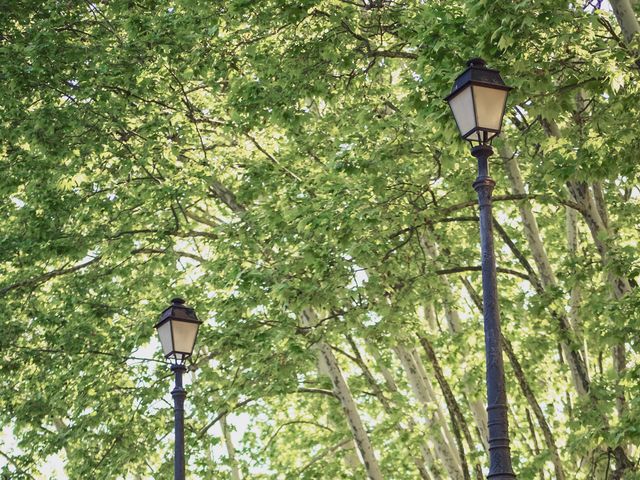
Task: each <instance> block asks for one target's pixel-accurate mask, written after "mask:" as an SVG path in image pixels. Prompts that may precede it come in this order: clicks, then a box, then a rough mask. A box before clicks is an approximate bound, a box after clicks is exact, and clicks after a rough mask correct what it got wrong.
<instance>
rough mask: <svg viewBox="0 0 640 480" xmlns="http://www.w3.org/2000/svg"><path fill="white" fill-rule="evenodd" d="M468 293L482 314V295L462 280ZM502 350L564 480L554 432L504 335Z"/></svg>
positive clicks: (466, 281) (557, 477)
mask: <svg viewBox="0 0 640 480" xmlns="http://www.w3.org/2000/svg"><path fill="white" fill-rule="evenodd" d="M462 282H463V284H464V286H465V288H466V289H467V292H468V293H469V297H471V300H472V301H473V303H474V304H475V306H476V308H477V309H478V310H479V311H480V312H482V299H481V298H480V295H478V293H477V292H476V291H475V289H474V288H473V286H472V285H471V283H469V281H468V280H467V279H463V280H462ZM501 341H502V348H503V349H504V352H505V354H506V356H507V358H508V359H509V363H510V364H511V368H513V373H514V374H515V377H516V380H517V381H518V385H519V386H520V390H521V391H522V394H523V395H524V397H525V398H526V399H527V402H528V403H529V406H530V407H531V409H532V410H533V413H534V415H535V416H536V420H537V421H538V425H539V426H540V430H542V435H543V436H544V440H545V443H546V444H547V449H548V450H549V453H550V454H551V461H552V462H553V468H554V470H555V472H556V479H557V480H564V479H565V476H564V469H563V467H562V459H561V458H560V454H559V453H558V447H557V445H556V441H555V438H554V437H553V432H552V431H551V427H549V424H548V423H547V419H546V418H545V416H544V412H543V411H542V408H541V407H540V404H539V403H538V400H537V399H536V397H535V394H534V393H533V390H532V389H531V386H530V385H529V382H528V381H527V378H526V376H525V374H524V370H523V369H522V365H520V361H519V360H518V357H516V354H515V352H514V350H513V346H512V345H511V342H509V341H508V340H507V339H506V338H505V336H504V335H502V336H501Z"/></svg>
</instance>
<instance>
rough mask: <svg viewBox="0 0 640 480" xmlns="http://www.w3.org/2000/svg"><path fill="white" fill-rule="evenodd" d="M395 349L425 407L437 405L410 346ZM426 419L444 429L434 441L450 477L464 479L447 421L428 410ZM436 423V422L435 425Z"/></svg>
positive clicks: (412, 387)
mask: <svg viewBox="0 0 640 480" xmlns="http://www.w3.org/2000/svg"><path fill="white" fill-rule="evenodd" d="M394 351H395V352H396V355H397V356H398V359H399V360H400V363H401V365H402V368H403V370H404V372H405V374H406V376H407V379H408V380H409V386H410V387H411V390H412V391H413V394H414V396H415V397H416V398H417V399H418V401H419V402H420V403H421V404H422V405H423V406H424V407H425V409H427V408H432V407H433V405H435V399H433V398H431V396H430V395H429V392H428V387H427V386H426V383H427V382H426V381H425V379H423V378H422V376H421V375H420V374H419V372H418V367H417V365H416V363H415V361H414V358H413V356H412V355H411V352H410V351H409V349H408V348H406V347H404V346H402V345H398V346H396V347H395V348H394ZM436 412H437V410H436ZM434 416H435V417H436V419H437V420H439V419H438V418H437V413H434ZM425 420H426V422H427V426H428V427H431V430H432V431H433V432H436V428H437V425H439V426H440V427H441V428H442V431H440V432H437V433H435V434H434V438H432V441H433V444H434V447H435V451H436V454H437V456H438V458H439V459H440V461H441V462H442V464H443V466H444V468H445V470H446V471H447V473H448V475H449V478H452V479H462V478H463V475H462V465H461V463H460V460H459V458H458V455H457V451H456V450H455V446H454V445H455V444H454V439H453V435H451V432H450V431H449V428H448V427H447V424H446V421H445V422H444V423H443V422H442V421H437V422H434V419H433V418H432V417H431V416H430V415H429V413H428V412H427V413H426V414H425ZM434 423H435V424H436V425H435V426H434Z"/></svg>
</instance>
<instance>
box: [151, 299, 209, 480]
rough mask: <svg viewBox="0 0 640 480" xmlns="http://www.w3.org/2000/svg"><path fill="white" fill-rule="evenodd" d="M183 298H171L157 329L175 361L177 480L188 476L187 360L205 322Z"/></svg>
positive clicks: (164, 348)
mask: <svg viewBox="0 0 640 480" xmlns="http://www.w3.org/2000/svg"><path fill="white" fill-rule="evenodd" d="M184 303H185V302H184V300H182V299H181V298H174V299H173V300H171V306H170V307H169V308H167V309H166V310H165V311H164V312H162V313H161V314H160V320H159V321H158V323H156V325H155V328H156V329H157V330H158V336H159V337H160V343H161V344H162V351H163V353H164V356H165V358H168V359H169V361H170V362H171V371H172V372H173V373H174V374H175V377H176V383H175V388H174V389H173V390H172V391H171V395H172V396H173V405H174V408H173V410H174V422H175V456H174V464H173V465H174V479H175V480H184V479H185V476H184V475H185V468H184V463H185V462H184V400H185V398H186V397H187V392H186V390H185V389H184V387H183V386H182V374H183V373H184V372H186V371H187V367H186V366H185V362H186V361H187V358H189V357H190V356H191V354H192V353H193V347H194V345H195V343H196V337H197V336H198V328H199V327H200V324H201V323H202V322H201V321H200V320H198V317H196V312H195V311H194V310H193V308H189V307H187V306H186V305H185V304H184Z"/></svg>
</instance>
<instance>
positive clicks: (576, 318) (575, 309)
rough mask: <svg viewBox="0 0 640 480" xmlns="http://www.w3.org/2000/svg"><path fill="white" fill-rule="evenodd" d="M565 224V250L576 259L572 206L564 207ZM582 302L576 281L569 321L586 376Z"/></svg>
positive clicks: (587, 366)
mask: <svg viewBox="0 0 640 480" xmlns="http://www.w3.org/2000/svg"><path fill="white" fill-rule="evenodd" d="M565 214H566V225H567V250H568V253H569V257H570V258H571V259H572V260H574V261H575V260H576V259H577V257H578V212H576V211H575V210H574V209H573V208H569V207H566V208H565ZM581 303H582V292H581V289H580V285H578V284H577V283H576V284H574V285H573V287H571V292H570V298H569V323H570V324H571V326H572V327H573V330H574V332H575V333H576V337H577V338H578V339H582V358H583V359H584V366H585V369H586V373H587V376H588V377H590V375H589V348H588V345H587V339H586V338H585V336H584V332H583V328H582V316H581V315H580V304H581Z"/></svg>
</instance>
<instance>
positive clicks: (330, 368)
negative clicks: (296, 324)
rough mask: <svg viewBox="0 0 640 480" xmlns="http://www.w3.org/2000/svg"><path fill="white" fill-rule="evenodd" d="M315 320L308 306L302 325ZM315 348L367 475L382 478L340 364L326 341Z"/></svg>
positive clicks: (371, 477)
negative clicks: (340, 406)
mask: <svg viewBox="0 0 640 480" xmlns="http://www.w3.org/2000/svg"><path fill="white" fill-rule="evenodd" d="M316 321H317V316H316V314H315V312H313V311H312V310H311V309H308V308H307V309H305V310H304V311H303V313H302V315H301V324H302V326H303V327H307V328H308V327H311V326H312V325H314V324H315V323H316ZM315 348H316V349H317V351H318V355H319V358H320V361H321V363H322V364H323V367H324V369H326V372H327V373H328V375H329V378H330V379H331V383H332V385H333V392H334V393H335V395H336V397H337V398H338V400H339V401H340V404H341V405H342V410H343V411H344V414H345V417H346V419H347V423H348V424H349V428H350V429H351V434H352V435H353V439H354V441H355V443H356V446H357V447H358V452H360V456H361V460H362V463H363V465H364V468H365V470H366V472H367V476H368V477H369V478H370V479H371V480H382V478H383V477H382V471H381V470H380V465H379V463H378V459H377V458H376V456H375V453H374V451H373V447H372V446H371V440H370V439H369V435H368V434H367V431H366V430H365V428H364V425H363V424H362V419H361V418H360V414H359V413H358V409H357V407H356V403H355V401H354V400H353V396H352V395H351V390H349V386H348V385H347V382H346V380H345V379H344V376H343V375H342V371H341V370H340V366H339V365H338V361H337V359H336V357H335V356H334V354H333V351H332V350H331V347H330V346H329V345H328V344H327V343H325V342H322V341H321V342H318V343H317V344H316V345H315Z"/></svg>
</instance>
